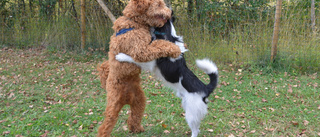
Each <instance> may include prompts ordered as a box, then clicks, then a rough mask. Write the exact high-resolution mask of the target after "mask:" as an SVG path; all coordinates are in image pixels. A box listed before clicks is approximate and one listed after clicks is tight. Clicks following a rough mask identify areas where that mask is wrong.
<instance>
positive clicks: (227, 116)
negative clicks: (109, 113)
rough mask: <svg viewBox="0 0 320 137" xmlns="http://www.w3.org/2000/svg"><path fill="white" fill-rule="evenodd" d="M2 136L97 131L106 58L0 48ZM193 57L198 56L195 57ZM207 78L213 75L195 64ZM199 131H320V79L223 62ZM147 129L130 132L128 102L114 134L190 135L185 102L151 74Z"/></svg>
mask: <svg viewBox="0 0 320 137" xmlns="http://www.w3.org/2000/svg"><path fill="white" fill-rule="evenodd" d="M0 58H1V59H0V61H1V63H0V135H2V136H16V135H22V136H40V135H47V136H74V135H75V136H95V135H96V134H97V128H98V127H99V125H100V122H101V121H102V120H103V115H102V114H103V112H104V109H105V105H106V100H105V99H106V91H104V90H103V89H101V88H100V81H99V77H98V76H97V71H96V66H97V64H98V63H101V62H102V61H103V58H104V57H103V56H101V55H95V54H90V53H88V54H77V53H70V52H61V51H54V50H44V49H25V50H20V49H10V48H2V49H1V50H0ZM188 60H192V59H188ZM188 64H189V66H190V68H192V70H193V71H194V72H195V73H196V74H197V75H198V76H199V78H201V79H202V80H203V81H206V82H208V77H207V76H206V75H205V74H204V73H203V72H201V71H200V70H198V69H197V68H196V67H194V64H193V62H189V63H188ZM218 67H219V74H220V79H219V80H220V82H219V83H220V84H219V87H218V88H217V89H216V90H215V91H214V93H213V94H212V95H211V96H210V98H209V99H210V100H211V102H210V103H209V104H208V106H209V111H208V114H207V116H206V118H205V119H204V120H203V122H202V124H201V132H200V135H199V136H229V135H234V136H237V135H239V136H262V135H266V136H298V135H306V136H320V127H319V121H320V119H319V117H320V101H319V100H320V96H319V94H320V90H319V83H320V78H319V76H318V74H317V73H314V74H312V73H311V74H303V75H302V74H301V73H287V72H285V70H277V69H274V68H269V67H265V68H261V67H253V66H250V67H241V66H240V67H239V66H233V65H231V64H230V65H220V64H218ZM141 77H142V79H143V83H142V87H143V89H144V91H145V93H146V96H147V107H146V110H145V114H144V118H143V120H142V124H143V126H144V128H145V130H146V131H145V132H143V133H140V134H132V133H129V131H128V129H127V125H126V119H127V117H128V116H127V112H128V110H129V107H128V106H125V107H124V108H123V109H122V111H121V112H120V116H119V119H118V122H117V124H116V126H115V128H114V129H113V132H112V135H113V136H190V129H189V128H188V126H187V123H186V122H185V119H184V116H183V115H184V111H183V109H182V107H181V101H180V99H178V98H177V97H175V95H174V94H173V92H172V91H171V90H170V89H168V88H165V87H164V86H163V85H162V84H161V82H159V81H157V80H156V79H155V78H154V77H153V76H152V75H151V74H149V73H143V74H142V75H141Z"/></svg>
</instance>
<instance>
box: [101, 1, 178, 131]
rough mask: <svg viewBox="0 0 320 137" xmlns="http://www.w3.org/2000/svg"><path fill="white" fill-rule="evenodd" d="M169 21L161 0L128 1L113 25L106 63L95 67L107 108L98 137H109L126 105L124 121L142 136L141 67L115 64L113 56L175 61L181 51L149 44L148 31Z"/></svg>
mask: <svg viewBox="0 0 320 137" xmlns="http://www.w3.org/2000/svg"><path fill="white" fill-rule="evenodd" d="M170 17H171V10H170V9H169V8H168V7H167V6H166V5H165V3H164V1H163V0H131V1H129V3H128V5H127V6H126V7H125V9H124V10H123V16H121V17H119V18H118V19H117V20H116V21H115V22H114V25H113V27H112V28H113V30H114V31H115V34H114V35H112V36H111V41H110V51H109V53H108V54H109V60H108V61H107V62H104V63H103V64H102V65H101V66H99V67H98V70H99V73H100V76H101V77H100V78H101V80H104V81H105V79H106V83H103V82H102V83H101V84H102V85H103V84H105V85H106V86H103V87H105V89H106V90H107V107H106V110H105V112H104V115H105V119H104V121H103V123H102V124H101V126H100V127H99V129H98V136H103V137H105V136H106V137H108V136H110V134H111V131H112V129H113V127H114V126H115V124H116V122H117V118H118V115H119V112H120V110H121V108H122V107H123V106H124V105H126V104H129V105H130V114H129V118H128V120H127V124H128V127H129V130H130V131H131V132H134V133H137V132H143V131H144V128H143V127H142V126H141V120H142V117H143V113H144V109H145V106H146V97H145V95H144V92H143V91H142V88H141V86H140V81H141V80H140V73H141V69H140V67H138V66H136V65H135V64H132V63H124V62H118V61H117V60H115V55H117V54H118V53H125V54H127V55H129V56H131V57H132V58H133V59H134V60H135V61H138V62H148V61H151V60H154V59H157V58H160V57H173V58H177V57H179V55H180V54H181V52H180V49H179V47H178V46H176V45H175V44H174V43H171V42H169V41H165V40H155V41H152V42H151V34H150V28H151V27H161V26H163V25H164V24H165V23H166V21H167V20H168V19H169V18H170Z"/></svg>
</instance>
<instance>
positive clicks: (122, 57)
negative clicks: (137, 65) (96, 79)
mask: <svg viewBox="0 0 320 137" xmlns="http://www.w3.org/2000/svg"><path fill="white" fill-rule="evenodd" d="M116 60H118V61H120V62H130V63H134V60H133V58H132V57H131V56H129V55H127V54H124V53H119V54H118V55H116Z"/></svg>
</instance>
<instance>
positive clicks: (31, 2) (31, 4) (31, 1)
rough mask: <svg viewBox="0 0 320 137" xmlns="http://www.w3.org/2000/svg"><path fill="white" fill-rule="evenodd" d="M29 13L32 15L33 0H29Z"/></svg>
mask: <svg viewBox="0 0 320 137" xmlns="http://www.w3.org/2000/svg"><path fill="white" fill-rule="evenodd" d="M29 9H30V15H31V17H33V0H29Z"/></svg>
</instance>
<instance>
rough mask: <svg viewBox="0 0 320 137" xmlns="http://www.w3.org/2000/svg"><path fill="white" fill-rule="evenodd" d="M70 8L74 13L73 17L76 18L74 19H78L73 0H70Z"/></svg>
mask: <svg viewBox="0 0 320 137" xmlns="http://www.w3.org/2000/svg"><path fill="white" fill-rule="evenodd" d="M71 6H72V7H71V8H72V11H73V13H74V17H75V18H76V20H78V14H77V11H76V8H75V6H74V0H71Z"/></svg>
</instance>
